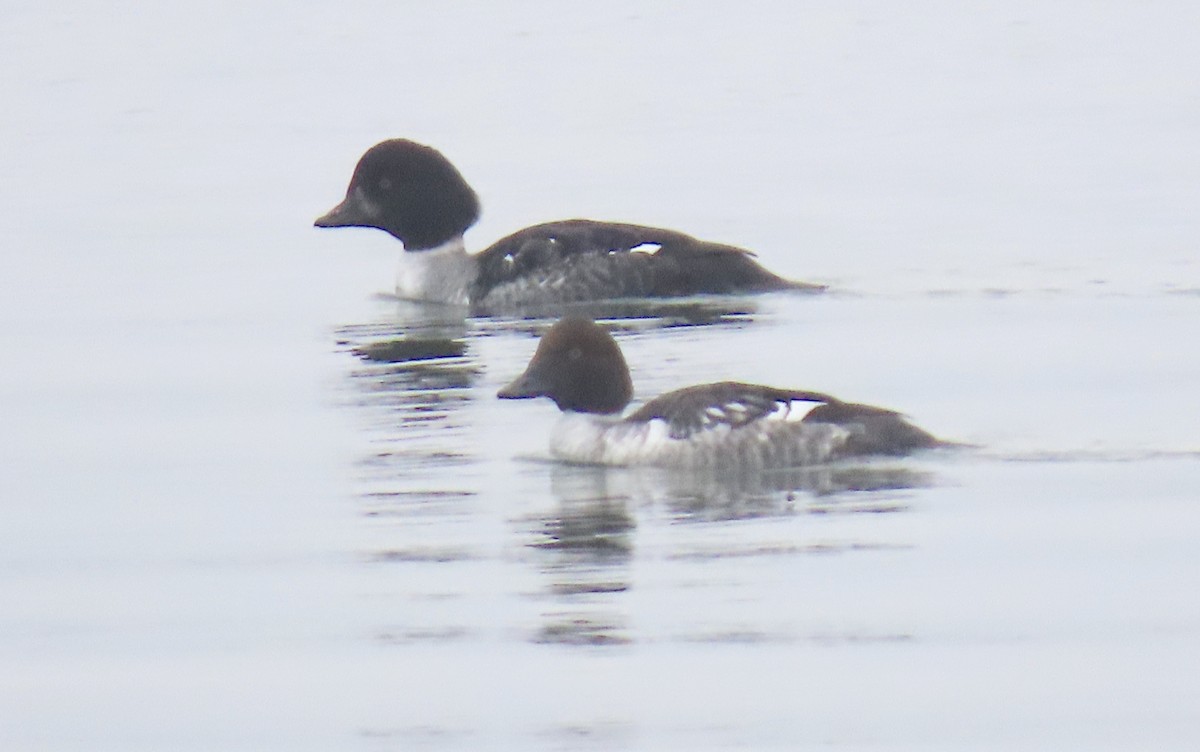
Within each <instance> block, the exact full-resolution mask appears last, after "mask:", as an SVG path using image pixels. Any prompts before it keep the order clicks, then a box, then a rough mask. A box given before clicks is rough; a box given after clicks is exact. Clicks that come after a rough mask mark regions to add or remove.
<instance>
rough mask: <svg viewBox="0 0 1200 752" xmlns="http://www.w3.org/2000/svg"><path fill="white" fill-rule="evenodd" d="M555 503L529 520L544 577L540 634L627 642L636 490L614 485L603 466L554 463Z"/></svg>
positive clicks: (573, 640)
mask: <svg viewBox="0 0 1200 752" xmlns="http://www.w3.org/2000/svg"><path fill="white" fill-rule="evenodd" d="M550 470H551V472H550V487H551V492H552V494H553V496H554V498H555V499H556V501H557V506H556V507H555V508H554V509H553V510H551V511H550V512H548V513H546V514H542V515H535V516H532V517H530V518H527V519H526V520H524V524H525V525H526V526H527V529H526V530H525V536H526V538H527V540H528V544H527V545H528V547H529V548H530V549H532V550H534V551H536V552H537V554H538V555H537V559H538V568H539V570H540V571H541V573H542V575H543V576H544V578H545V580H546V589H545V592H544V594H542V595H541V596H540V597H545V598H548V599H549V600H550V602H551V603H552V607H551V608H550V610H548V611H547V612H546V613H544V614H543V615H542V619H543V621H542V624H541V626H540V627H539V628H538V631H537V633H536V634H535V635H534V636H533V640H534V641H535V642H541V643H552V644H566V645H621V644H626V643H628V642H630V641H631V639H632V638H631V637H630V635H629V618H628V616H627V614H626V612H625V609H623V608H622V604H621V598H622V596H623V594H624V593H625V592H627V591H628V590H629V588H630V578H631V566H630V565H631V560H632V558H633V532H634V530H635V529H636V527H637V524H636V522H635V520H634V516H633V515H632V514H631V513H630V511H629V502H630V498H629V497H628V496H626V495H623V494H621V493H615V492H613V490H611V489H610V488H609V484H608V480H609V477H610V476H609V473H608V472H607V471H606V469H605V468H599V467H564V466H552V467H551V468H550Z"/></svg>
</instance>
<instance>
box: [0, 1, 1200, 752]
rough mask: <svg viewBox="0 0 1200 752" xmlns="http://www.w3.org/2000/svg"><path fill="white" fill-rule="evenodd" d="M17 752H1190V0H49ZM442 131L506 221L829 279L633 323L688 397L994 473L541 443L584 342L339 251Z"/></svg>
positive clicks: (2, 132) (15, 195)
mask: <svg viewBox="0 0 1200 752" xmlns="http://www.w3.org/2000/svg"><path fill="white" fill-rule="evenodd" d="M5 20H6V23H5V24H3V25H0V50H3V52H0V60H2V62H3V63H4V68H5V70H6V71H7V72H8V75H6V76H5V78H4V81H3V82H2V83H0V95H2V96H3V99H4V101H5V103H6V109H7V111H8V112H9V113H10V115H9V117H8V118H6V119H4V120H3V122H0V162H2V165H3V168H4V174H5V175H6V176H7V179H6V180H5V181H3V182H2V183H0V199H3V202H4V205H5V207H6V211H5V212H4V213H3V216H2V217H0V228H2V229H3V236H4V238H5V249H6V253H5V261H6V273H5V274H4V275H3V278H4V283H3V285H4V290H3V293H4V294H3V295H2V296H0V300H2V301H3V302H2V303H0V343H2V344H3V347H4V351H5V352H6V353H7V357H6V360H5V366H4V368H3V369H0V405H2V409H3V415H4V430H3V431H0V437H2V438H3V442H4V445H3V448H4V456H5V462H4V469H3V472H2V476H3V489H4V494H3V499H4V500H3V507H2V509H3V524H2V525H0V596H2V597H3V602H4V603H5V609H4V612H3V614H2V615H0V669H2V670H0V746H3V747H4V748H6V749H9V748H11V749H87V750H97V749H119V750H131V749H147V750H150V749H153V750H160V749H164V748H166V749H213V748H221V749H255V750H258V749H273V748H285V747H286V748H290V749H322V750H328V749H352V750H359V749H365V750H384V749H389V750H390V749H405V750H407V749H464V748H469V749H522V750H525V749H647V750H649V749H653V750H662V749H688V750H695V749H732V748H750V749H769V748H787V749H795V748H809V747H818V746H820V747H829V748H849V749H862V748H889V749H907V748H953V749H960V748H993V749H1012V748H1055V749H1070V748H1079V749H1098V748H1113V749H1146V748H1153V749H1192V748H1194V747H1195V746H1196V743H1197V741H1200V720H1198V719H1197V716H1196V712H1195V708H1196V707H1197V706H1198V703H1200V681H1198V680H1197V678H1196V676H1197V675H1196V672H1195V671H1194V668H1193V667H1194V666H1195V665H1197V662H1198V660H1200V601H1198V599H1197V598H1196V595H1195V594H1196V592H1197V585H1200V560H1198V558H1197V555H1196V541H1197V540H1198V538H1200V512H1198V511H1197V505H1196V497H1197V492H1198V490H1200V438H1198V434H1197V420H1196V417H1197V416H1198V415H1200V386H1198V385H1200V351H1198V350H1197V348H1196V346H1195V345H1194V344H1193V343H1195V342H1197V341H1200V261H1197V259H1198V258H1200V254H1197V248H1196V238H1197V237H1200V226H1198V223H1197V219H1196V212H1195V211H1194V207H1195V206H1196V205H1200V188H1198V187H1200V149H1198V148H1197V143H1200V142H1197V141H1196V139H1195V137H1194V135H1195V134H1194V131H1195V124H1196V123H1197V122H1200V100H1197V99H1196V97H1195V96H1194V92H1193V89H1194V82H1195V80H1196V77H1197V74H1198V73H1200V55H1197V53H1196V51H1195V44H1194V38H1193V37H1194V31H1193V30H1194V29H1195V28H1196V24H1197V22H1198V21H1200V19H1198V18H1197V17H1196V11H1195V9H1193V8H1192V6H1191V5H1188V4H1186V3H1170V2H1166V3H1159V4H1152V5H1128V6H1123V5H1119V4H1118V5H1110V6H1105V7H1096V6H1094V5H1092V4H1088V3H1062V4H1056V5H1054V6H1053V7H1046V6H1044V5H1043V4H1035V3H1015V4H1005V5H1002V6H996V7H983V6H970V5H968V6H964V5H962V4H958V3H944V4H934V5H931V6H926V7H924V8H923V9H921V10H920V11H917V12H914V11H913V10H912V9H910V8H906V9H904V10H900V9H899V8H894V7H893V6H892V5H891V4H886V3H871V2H862V3H852V4H849V5H847V4H836V5H821V4H800V5H796V4H792V3H752V4H750V5H748V6H745V7H744V8H742V9H741V10H739V11H738V13H736V14H734V13H730V12H729V11H728V10H723V11H721V12H713V11H708V10H705V9H702V8H699V7H697V8H691V7H687V8H680V7H676V6H671V5H665V4H641V3H636V4H621V3H617V4H615V5H614V4H612V3H609V4H606V5H605V6H604V7H602V8H601V7H599V6H597V7H596V8H577V7H574V6H572V7H570V8H563V7H560V6H559V5H558V4H554V3H518V4H499V5H497V4H485V3H478V4H476V3H468V2H463V3H454V4H451V5H446V4H440V5H437V6H431V7H430V8H419V7H415V6H407V5H400V6H396V5H394V4H373V3H352V4H350V5H344V4H343V5H340V6H336V7H335V6H333V5H328V6H327V5H323V4H317V3H302V4H300V5H296V4H284V3H270V2H256V3H250V4H241V5H238V6H236V7H235V6H230V7H227V8H219V9H215V10H214V9H213V8H212V7H211V6H209V5H203V6H201V5H200V4H184V5H178V4H176V5H172V6H163V7H161V8H160V7H152V8H148V7H144V6H142V5H137V6H134V5H133V4H123V3H117V4H111V3H109V4H105V5H104V6H92V5H89V4H85V3H68V4H66V5H62V4H60V5H58V6H55V7H53V8H51V7H49V6H45V5H44V4H36V3H11V4H9V6H8V7H7V8H6V11H5ZM391 136H408V137H412V138H415V139H418V140H421V141H425V142H429V143H431V144H434V145H435V146H437V147H439V148H441V149H443V150H444V151H445V152H446V153H447V154H448V155H449V156H450V157H451V159H453V160H454V161H455V163H456V164H457V165H458V166H459V167H460V169H462V171H463V172H464V174H465V175H466V177H467V179H468V180H469V181H471V183H472V184H473V185H474V187H475V188H476V189H477V191H478V192H479V193H480V195H481V197H482V198H483V202H484V205H485V215H484V218H483V220H482V222H481V223H480V225H479V226H478V227H477V228H476V229H475V230H473V231H472V232H471V233H470V234H469V235H468V242H469V243H470V244H471V245H472V246H474V247H483V246H484V245H486V244H487V242H489V241H490V240H491V239H494V238H497V237H499V236H501V235H503V234H505V233H507V232H509V231H511V230H513V229H516V228H519V227H521V226H523V225H525V224H529V223H532V222H536V221H542V220H547V219H556V218H562V217H570V216H591V217H595V218H602V219H615V220H624V221H634V222H649V223H658V224H664V225H668V226H673V227H678V228H681V229H685V230H687V231H690V232H693V233H696V234H698V235H701V236H703V237H708V238H712V239H714V240H721V241H727V242H736V243H739V244H743V245H746V246H747V247H750V248H753V249H755V250H756V251H758V252H759V254H760V257H761V259H762V261H763V262H764V263H765V264H766V265H767V266H768V267H770V268H772V269H774V270H776V271H779V272H780V273H783V274H785V275H788V276H792V277H796V278H801V279H805V280H809V281H816V282H825V283H829V284H830V285H831V287H832V289H833V292H831V293H829V294H826V295H822V296H809V295H805V296H789V295H770V296H764V297H758V298H750V299H735V300H727V301H713V300H691V301H678V302H675V303H672V304H670V305H666V306H652V307H649V308H647V307H644V306H634V307H630V306H621V307H617V308H615V309H614V308H606V309H603V310H596V311H593V312H594V313H596V314H598V315H601V316H602V317H604V318H605V321H606V322H607V323H608V325H609V326H610V327H611V328H612V329H613V330H614V332H615V333H616V336H617V337H618V339H619V341H620V342H621V345H622V347H623V348H624V349H625V353H626V357H627V359H628V360H629V362H630V365H631V367H632V368H633V371H634V373H633V377H634V383H635V388H636V391H637V394H638V395H639V397H640V398H648V397H650V396H653V395H655V394H659V393H661V392H663V391H665V390H668V389H671V388H675V387H678V386H682V385H685V384H688V383H694V382H695V381H698V380H709V379H712V380H716V379H726V378H731V379H734V378H736V379H742V380H751V381H759V382H763V383H769V384H776V385H780V386H795V387H802V388H811V389H818V390H821V391H827V392H830V393H833V394H836V395H839V396H842V397H845V398H847V399H854V400H862V401H867V402H874V403H878V404H884V405H888V406H893V407H896V408H899V409H902V410H904V411H906V412H908V413H909V414H911V416H912V417H913V419H914V420H916V421H917V422H918V423H919V424H921V425H922V426H925V427H927V428H929V429H930V430H932V431H934V432H936V433H938V434H939V435H942V436H946V437H949V438H954V439H958V440H961V441H964V442H970V443H973V444H977V445H979V448H978V449H975V450H969V451H959V452H936V453H931V454H927V455H923V456H919V457H913V458H909V459H905V460H887V461H875V462H869V463H858V464H854V465H846V466H837V467H828V468H817V469H810V470H807V471H796V472H783V473H771V474H765V475H758V476H751V477H738V476H736V475H735V476H720V477H705V476H704V475H703V474H693V475H679V474H672V473H666V472H661V471H653V470H620V469H617V470H602V469H597V468H581V467H567V466H562V465H558V464H555V463H553V462H550V461H548V459H547V457H548V453H547V447H546V439H547V436H548V433H549V430H550V426H551V424H552V422H553V420H554V419H555V417H556V415H555V410H554V408H553V406H552V405H551V404H550V403H548V402H546V403H538V402H520V403H510V402H500V401H497V400H495V399H494V394H495V391H496V389H498V388H499V387H500V386H501V385H502V384H503V383H505V382H506V381H507V380H509V379H510V378H512V377H513V376H514V375H515V374H517V373H519V372H520V370H521V369H522V368H523V367H524V365H525V362H526V361H527V359H528V357H529V355H530V354H531V353H532V351H533V348H534V347H535V346H536V341H537V339H536V338H537V336H538V334H540V332H542V331H544V329H545V327H546V326H548V325H549V323H550V320H549V319H544V318H533V319H518V318H509V319H506V318H498V319H466V318H464V317H463V316H462V313H461V312H460V311H457V310H454V309H444V308H430V307H423V306H417V305H412V304H407V303H402V302H399V301H396V300H394V299H392V298H390V297H388V296H387V295H386V291H387V289H388V287H389V285H390V278H391V276H392V274H393V272H394V265H395V254H396V248H395V245H396V244H395V241H394V240H392V239H390V238H388V237H387V236H385V235H384V234H382V233H377V232H376V233H372V232H369V231H352V230H346V231H318V230H315V229H313V228H311V226H310V225H311V222H312V220H313V218H315V217H316V216H317V215H319V214H320V213H322V212H323V211H325V210H326V209H328V208H329V206H331V205H332V204H333V203H334V202H336V201H337V200H339V199H340V196H341V194H342V192H343V190H344V187H345V182H346V181H347V180H348V178H349V174H350V170H351V168H352V166H353V164H354V161H355V160H356V159H357V158H358V156H359V154H360V153H361V152H362V150H363V149H365V148H366V147H367V146H369V145H371V144H372V143H374V142H376V141H378V140H380V139H382V138H385V137H391Z"/></svg>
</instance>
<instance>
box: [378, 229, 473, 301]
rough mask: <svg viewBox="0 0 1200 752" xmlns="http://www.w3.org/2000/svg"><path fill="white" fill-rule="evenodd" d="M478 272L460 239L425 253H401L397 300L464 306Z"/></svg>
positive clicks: (397, 280)
mask: <svg viewBox="0 0 1200 752" xmlns="http://www.w3.org/2000/svg"><path fill="white" fill-rule="evenodd" d="M477 273H478V269H477V267H476V264H475V259H474V258H472V257H471V256H469V255H468V254H467V251H466V249H465V248H464V247H463V241H462V238H456V239H455V240H452V241H450V242H448V243H446V244H445V245H442V246H439V247H438V248H434V249H431V250H428V251H404V252H403V253H401V254H400V265H399V267H398V268H397V270H396V297H399V298H403V299H405V300H423V301H428V302H431V303H449V304H451V305H467V304H468V303H470V302H471V301H470V299H469V293H470V289H471V284H472V283H473V282H474V281H475V275H476V274H477Z"/></svg>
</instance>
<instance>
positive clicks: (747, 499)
mask: <svg viewBox="0 0 1200 752" xmlns="http://www.w3.org/2000/svg"><path fill="white" fill-rule="evenodd" d="M661 477H662V481H661V483H662V490H661V492H660V493H661V495H662V496H663V501H664V503H665V504H666V506H667V507H668V508H669V509H670V510H671V512H672V513H673V514H674V516H675V517H676V518H677V519H680V520H683V521H689V520H690V521H720V520H737V519H748V518H753V517H772V516H780V515H791V514H800V513H803V514H830V513H864V512H867V513H883V512H897V511H902V510H903V509H905V508H907V504H906V502H905V496H904V495H903V493H902V492H904V491H907V490H910V489H915V488H925V487H928V486H930V485H932V484H933V475H932V474H931V473H929V472H926V471H922V470H917V469H913V468H912V467H909V466H907V465H905V466H900V465H895V464H889V463H886V462H880V463H870V462H862V463H847V464H841V463H834V464H829V465H819V466H816V467H803V468H792V469H787V470H772V471H765V472H764V471H759V472H745V473H739V472H723V473H717V472H704V471H700V472H691V473H679V472H668V471H661Z"/></svg>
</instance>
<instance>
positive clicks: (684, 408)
mask: <svg viewBox="0 0 1200 752" xmlns="http://www.w3.org/2000/svg"><path fill="white" fill-rule="evenodd" d="M497 396H498V397H499V398H501V399H531V398H537V397H548V398H550V399H551V400H553V402H554V404H555V405H557V406H558V409H559V410H560V411H561V416H560V418H559V420H558V422H557V424H556V425H555V427H554V429H553V431H552V433H551V436H550V453H551V455H552V456H553V457H554V458H556V459H558V460H562V461H565V462H569V463H579V464H593V465H613V466H636V465H648V466H658V467H668V468H714V467H715V468H725V467H736V468H738V469H741V470H756V469H770V468H791V467H806V466H812V465H819V464H824V463H828V462H834V461H837V460H841V459H846V458H855V457H868V456H872V455H878V456H890V457H899V456H904V455H908V454H911V453H913V452H916V451H918V450H923V449H932V448H936V447H941V446H949V445H950V442H944V441H942V440H940V439H938V438H936V437H935V436H933V434H931V433H929V432H927V431H925V430H924V429H922V428H919V427H917V426H915V425H913V424H912V423H911V422H909V420H908V419H907V418H906V417H905V416H904V415H902V414H901V413H899V412H896V411H894V410H890V409H887V408H883V407H876V406H874V405H865V404H859V403H855V402H844V401H842V400H840V399H837V398H836V397H833V396H831V395H829V394H825V393H823V392H815V391H808V390H800V389H780V388H775V387H770V386H761V385H758V384H747V383H741V382H736V381H720V382H715V383H707V384H699V385H696V386H688V387H685V388H682V389H677V390H675V391H672V392H668V393H667V394H663V395H661V396H659V397H655V398H654V399H652V400H650V401H649V402H646V403H645V404H643V405H642V406H641V407H640V408H638V409H637V410H635V411H634V412H632V413H631V414H629V415H627V416H624V417H622V413H623V412H624V411H625V408H626V407H628V405H629V403H630V402H631V401H632V399H633V382H632V379H631V377H630V373H629V367H628V365H627V364H626V362H625V357H624V355H623V354H622V352H621V348H620V346H619V345H618V344H617V342H616V340H615V339H613V337H612V335H611V334H609V333H608V331H606V330H605V329H604V328H603V327H601V326H600V325H598V324H597V323H595V322H594V321H592V320H591V319H589V318H586V317H582V316H575V315H569V316H566V317H564V318H562V319H560V320H559V321H558V322H557V323H555V324H554V325H553V326H552V327H550V329H549V330H548V331H547V332H546V333H545V334H544V335H543V336H542V338H541V340H540V341H539V342H538V346H537V349H536V351H535V352H534V355H533V358H532V359H531V360H530V361H529V365H528V367H527V368H526V369H525V371H524V372H523V373H522V374H521V375H520V376H518V377H517V378H516V379H514V380H513V381H512V382H510V383H509V384H507V385H506V386H504V387H503V388H502V389H500V391H499V392H498V393H497ZM808 403H811V405H809V404H808ZM806 408H808V409H806Z"/></svg>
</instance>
